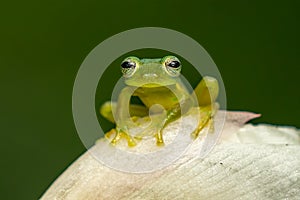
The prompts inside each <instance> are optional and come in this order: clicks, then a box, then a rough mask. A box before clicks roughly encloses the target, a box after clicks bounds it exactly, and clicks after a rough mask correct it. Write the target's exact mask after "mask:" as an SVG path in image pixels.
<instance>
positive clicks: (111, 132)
mask: <svg viewBox="0 0 300 200" xmlns="http://www.w3.org/2000/svg"><path fill="white" fill-rule="evenodd" d="M116 132H117V131H116V129H114V128H113V129H111V130H110V131H108V132H107V133H105V134H104V137H105V138H106V139H109V138H110V137H111V136H112V135H114V134H116Z"/></svg>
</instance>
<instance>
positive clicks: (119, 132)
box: [105, 129, 136, 147]
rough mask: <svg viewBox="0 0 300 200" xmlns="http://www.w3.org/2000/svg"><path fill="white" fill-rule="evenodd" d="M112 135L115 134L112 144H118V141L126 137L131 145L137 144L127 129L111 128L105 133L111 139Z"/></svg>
mask: <svg viewBox="0 0 300 200" xmlns="http://www.w3.org/2000/svg"><path fill="white" fill-rule="evenodd" d="M112 135H115V137H114V138H113V139H112V140H111V142H110V143H111V144H112V145H116V144H117V143H118V141H120V140H121V139H126V140H127V143H128V146H129V147H133V146H135V145H136V142H135V140H134V139H133V138H132V137H131V136H130V135H129V134H128V133H126V132H125V131H122V130H117V129H111V130H110V131H109V132H107V133H106V134H105V137H106V138H107V139H109V138H110V136H112Z"/></svg>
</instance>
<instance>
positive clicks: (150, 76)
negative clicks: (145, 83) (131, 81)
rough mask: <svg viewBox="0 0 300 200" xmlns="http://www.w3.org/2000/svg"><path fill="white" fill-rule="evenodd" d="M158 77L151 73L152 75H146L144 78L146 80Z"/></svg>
mask: <svg viewBox="0 0 300 200" xmlns="http://www.w3.org/2000/svg"><path fill="white" fill-rule="evenodd" d="M157 77H158V75H157V74H153V73H151V74H144V75H143V78H146V79H149V78H157Z"/></svg>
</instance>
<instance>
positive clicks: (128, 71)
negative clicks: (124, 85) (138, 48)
mask: <svg viewBox="0 0 300 200" xmlns="http://www.w3.org/2000/svg"><path fill="white" fill-rule="evenodd" d="M135 67H136V63H135V62H133V61H131V60H125V61H123V62H122V64H121V71H122V73H123V76H124V77H130V76H131V75H132V74H133V73H134V71H135Z"/></svg>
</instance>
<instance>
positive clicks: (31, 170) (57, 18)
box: [0, 0, 300, 199]
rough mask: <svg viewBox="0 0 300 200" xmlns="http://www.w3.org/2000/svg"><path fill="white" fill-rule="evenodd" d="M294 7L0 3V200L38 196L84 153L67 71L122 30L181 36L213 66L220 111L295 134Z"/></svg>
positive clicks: (246, 0) (245, 1) (211, 1)
mask: <svg viewBox="0 0 300 200" xmlns="http://www.w3.org/2000/svg"><path fill="white" fill-rule="evenodd" d="M299 8H300V7H299V1H296V0H295V1H290V0H287V1H258V0H257V1H253V0H252V1H250V0H240V1H222V0H218V1H217V0H206V1H176V0H172V1H171V0H168V1H164V2H162V1H158V0H152V1H147V2H146V1H137V0H134V1H133V0H132V1H123V2H122V3H121V2H120V3H119V2H117V1H105V2H101V1H71V0H68V1H66V0H65V1H48V0H45V1H33V0H28V1H10V2H2V3H1V6H0V11H1V12H0V22H1V23H0V24H1V29H0V40H1V50H0V51H1V52H0V67H1V68H0V69H1V70H0V75H1V79H0V80H1V84H0V89H1V98H0V102H1V111H0V113H1V119H0V122H1V142H0V149H1V153H2V156H1V165H0V166H1V178H0V188H1V199H37V198H39V197H40V196H41V194H42V193H43V192H44V191H45V190H46V188H47V187H48V186H49V185H50V184H51V182H52V181H54V180H55V178H56V177H57V176H58V175H59V174H60V173H61V172H62V171H63V170H64V169H65V168H66V167H67V166H68V165H69V164H70V163H71V162H72V161H74V160H75V159H76V158H77V157H78V156H79V155H80V154H82V153H83V152H84V151H85V148H84V146H83V145H82V143H81V141H80V139H79V137H78V135H77V133H76V130H75V126H74V124H73V118H72V107H71V104H72V99H71V98H72V87H73V82H74V79H75V76H76V72H77V70H78V68H79V67H80V64H81V63H82V61H83V60H84V58H85V57H86V55H87V54H88V53H89V52H90V51H91V50H92V49H93V48H94V47H95V46H96V45H98V44H99V43H100V42H101V41H103V40H105V39H106V38H108V37H110V36H112V35H114V34H116V33H119V32H121V31H124V30H127V29H131V28H136V27H144V26H158V27H165V28H171V29H174V30H177V31H180V32H183V33H185V34H187V35H189V36H190V37H192V38H193V39H195V40H197V41H198V42H199V43H200V44H201V45H202V46H203V47H204V48H205V49H206V50H207V51H208V53H209V54H210V55H211V57H212V58H213V59H214V61H215V63H216V64H217V66H218V67H219V70H220V72H221V74H222V76H223V80H224V84H225V87H226V91H227V102H228V106H227V107H228V109H230V110H249V111H255V112H258V113H262V114H263V116H262V117H261V118H260V119H257V120H255V121H253V122H254V123H272V124H283V125H294V126H297V127H300V120H299V114H300V113H299V102H300V93H299V89H298V87H299V79H298V76H299V71H300V66H299V60H298V56H299V45H300V43H299V41H300V39H299V35H300V34H299ZM145 39H146V38H145ZM174 42H176V41H174ZM116 67H118V66H116ZM186 73H187V74H188V72H187V71H186ZM102 81H104V82H105V80H102ZM102 84H103V83H102ZM100 85H101V83H100ZM97 95H99V94H97ZM105 95H106V93H105V91H104V93H103V98H104V96H105ZM100 96H101V95H100ZM105 98H106V99H108V98H109V97H107V96H105ZM105 98H104V99H105Z"/></svg>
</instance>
